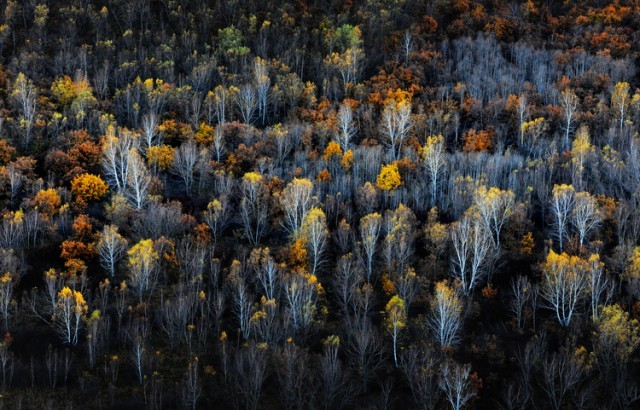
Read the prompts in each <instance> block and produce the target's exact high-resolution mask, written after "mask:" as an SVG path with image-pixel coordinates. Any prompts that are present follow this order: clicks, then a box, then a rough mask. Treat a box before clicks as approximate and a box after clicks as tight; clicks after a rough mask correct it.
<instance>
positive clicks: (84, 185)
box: [71, 174, 108, 201]
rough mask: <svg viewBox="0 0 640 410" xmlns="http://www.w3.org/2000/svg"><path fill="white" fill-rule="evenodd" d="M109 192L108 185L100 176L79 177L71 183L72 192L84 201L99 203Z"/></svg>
mask: <svg viewBox="0 0 640 410" xmlns="http://www.w3.org/2000/svg"><path fill="white" fill-rule="evenodd" d="M107 191H108V187H107V184H105V183H104V181H103V180H102V178H100V177H99V176H98V175H93V174H82V175H77V176H76V177H75V178H74V179H73V181H71V192H72V193H73V195H75V196H76V197H78V198H80V199H81V200H84V201H98V200H100V199H101V198H102V197H103V196H104V195H105V194H106V193H107Z"/></svg>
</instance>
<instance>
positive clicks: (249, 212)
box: [240, 172, 269, 246]
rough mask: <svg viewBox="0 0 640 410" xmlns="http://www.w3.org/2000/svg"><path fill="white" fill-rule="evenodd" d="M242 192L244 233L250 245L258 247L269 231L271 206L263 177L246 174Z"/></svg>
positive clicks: (251, 173)
mask: <svg viewBox="0 0 640 410" xmlns="http://www.w3.org/2000/svg"><path fill="white" fill-rule="evenodd" d="M241 190H242V197H241V200H240V217H241V219H242V225H243V227H244V233H245V236H246V237H247V239H248V240H249V243H251V244H252V245H253V246H257V245H258V244H259V243H260V239H261V238H262V235H263V234H264V232H265V230H266V229H267V217H268V205H269V204H268V201H267V190H266V187H265V186H264V182H263V178H262V175H260V174H258V173H255V172H247V173H246V174H244V177H243V178H242V185H241Z"/></svg>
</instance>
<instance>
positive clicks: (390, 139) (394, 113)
mask: <svg viewBox="0 0 640 410" xmlns="http://www.w3.org/2000/svg"><path fill="white" fill-rule="evenodd" d="M381 127H382V132H383V134H384V135H385V137H386V144H387V146H388V147H389V151H390V152H391V158H393V159H394V160H397V159H398V157H399V155H400V153H401V152H402V144H403V142H404V140H405V139H406V138H407V137H408V134H409V131H410V130H411V128H412V120H411V103H409V102H406V101H403V102H400V103H396V102H390V103H388V104H387V105H386V106H385V107H384V110H383V111H382V125H381Z"/></svg>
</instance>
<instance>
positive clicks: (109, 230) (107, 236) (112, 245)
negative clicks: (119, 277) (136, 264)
mask: <svg viewBox="0 0 640 410" xmlns="http://www.w3.org/2000/svg"><path fill="white" fill-rule="evenodd" d="M126 248H127V240H126V239H124V238H123V237H122V235H120V234H119V233H118V227H117V226H115V225H105V227H104V229H103V231H102V234H101V235H100V239H99V240H98V255H99V256H100V265H101V266H102V268H103V269H104V270H106V271H107V272H108V273H109V276H111V277H113V276H114V275H115V273H116V266H118V263H119V262H120V260H121V259H122V256H123V254H124V251H125V249H126Z"/></svg>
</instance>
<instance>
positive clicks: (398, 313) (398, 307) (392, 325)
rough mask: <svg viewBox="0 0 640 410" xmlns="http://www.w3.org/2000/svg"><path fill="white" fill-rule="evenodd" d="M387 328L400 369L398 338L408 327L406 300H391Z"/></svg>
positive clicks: (395, 298)
mask: <svg viewBox="0 0 640 410" xmlns="http://www.w3.org/2000/svg"><path fill="white" fill-rule="evenodd" d="M384 311H385V315H386V316H385V321H384V323H385V327H386V328H387V331H388V332H389V333H390V334H391V338H392V339H393V361H394V363H395V365H396V367H398V353H397V351H398V337H399V336H400V332H401V331H402V329H404V328H405V327H406V326H407V311H406V309H405V304H404V300H402V298H400V297H399V296H398V295H395V296H394V297H392V298H391V300H389V303H387V306H386V308H385V310H384Z"/></svg>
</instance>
